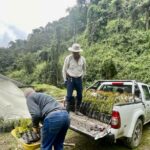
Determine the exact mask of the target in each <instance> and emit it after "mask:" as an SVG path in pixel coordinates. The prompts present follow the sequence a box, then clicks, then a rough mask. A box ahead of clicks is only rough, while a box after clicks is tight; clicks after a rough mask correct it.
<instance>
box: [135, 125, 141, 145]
mask: <svg viewBox="0 0 150 150" xmlns="http://www.w3.org/2000/svg"><path fill="white" fill-rule="evenodd" d="M141 137H142V123H141V122H138V123H137V125H136V128H135V131H134V136H133V142H134V144H135V146H137V145H138V144H139V143H140V140H141Z"/></svg>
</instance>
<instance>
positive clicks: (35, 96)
mask: <svg viewBox="0 0 150 150" xmlns="http://www.w3.org/2000/svg"><path fill="white" fill-rule="evenodd" d="M27 106H28V109H29V112H30V114H31V117H32V123H33V127H38V126H39V122H42V121H43V119H44V118H45V116H46V115H47V114H48V113H50V112H52V111H54V110H56V109H61V108H62V106H61V105H60V104H59V103H58V102H57V101H56V100H55V99H54V98H53V97H51V96H50V95H47V94H44V93H32V94H31V95H29V96H27Z"/></svg>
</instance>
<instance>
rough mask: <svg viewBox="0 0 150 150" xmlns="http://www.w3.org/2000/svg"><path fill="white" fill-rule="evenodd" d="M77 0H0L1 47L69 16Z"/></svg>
mask: <svg viewBox="0 0 150 150" xmlns="http://www.w3.org/2000/svg"><path fill="white" fill-rule="evenodd" d="M75 4H76V0H0V47H2V46H7V44H8V41H10V40H15V39H26V37H27V35H28V34H29V33H31V32H32V29H35V28H38V27H40V26H43V27H45V25H46V24H47V23H48V22H52V21H54V20H58V19H60V18H62V17H64V16H66V15H67V12H66V9H67V8H69V7H73V6H74V5H75Z"/></svg>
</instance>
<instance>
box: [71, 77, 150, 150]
mask: <svg viewBox="0 0 150 150" xmlns="http://www.w3.org/2000/svg"><path fill="white" fill-rule="evenodd" d="M118 89H119V90H120V91H119V92H124V91H125V90H127V92H129V93H131V95H132V97H130V100H129V101H128V102H127V103H122V104H121V103H118V104H117V103H116V104H115V105H114V106H113V108H112V113H111V114H104V113H102V114H100V116H97V117H93V118H92V117H89V116H87V115H86V113H85V112H84V111H83V110H82V112H83V114H84V115H83V116H79V115H76V114H75V113H74V112H71V113H70V117H71V125H70V128H71V129H72V130H74V131H77V132H80V133H83V134H85V135H88V136H91V137H92V138H93V139H95V140H98V139H101V138H104V137H105V138H109V139H110V140H111V141H113V142H116V140H117V139H119V138H123V139H124V140H125V143H126V144H127V146H128V147H130V148H135V147H137V146H138V145H139V144H140V141H141V138H142V129H143V125H145V124H146V123H148V122H149V121H150V85H147V84H144V83H141V82H136V81H134V80H111V81H110V80H105V81H97V82H96V83H94V84H93V85H92V86H90V87H89V88H88V89H87V90H91V91H93V92H95V91H99V90H100V91H102V90H104V91H111V92H114V93H115V92H117V90H118ZM83 101H84V99H83ZM97 115H98V114H97Z"/></svg>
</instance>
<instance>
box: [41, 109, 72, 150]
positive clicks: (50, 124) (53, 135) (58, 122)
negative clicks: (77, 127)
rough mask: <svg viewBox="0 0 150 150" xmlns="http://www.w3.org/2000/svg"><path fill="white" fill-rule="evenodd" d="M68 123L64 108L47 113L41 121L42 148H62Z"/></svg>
mask: <svg viewBox="0 0 150 150" xmlns="http://www.w3.org/2000/svg"><path fill="white" fill-rule="evenodd" d="M69 125H70V118H69V115H68V113H67V111H66V110H57V111H53V112H51V113H49V114H48V115H47V116H46V118H45V119H44V122H43V127H42V130H41V132H42V133H41V149H42V150H52V146H54V150H63V143H64V140H65V136H66V133H67V130H68V128H69Z"/></svg>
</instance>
